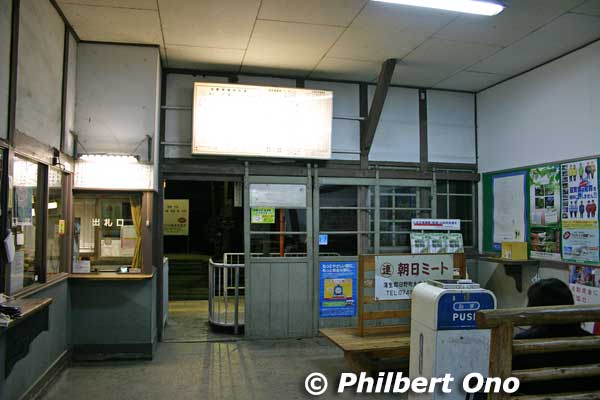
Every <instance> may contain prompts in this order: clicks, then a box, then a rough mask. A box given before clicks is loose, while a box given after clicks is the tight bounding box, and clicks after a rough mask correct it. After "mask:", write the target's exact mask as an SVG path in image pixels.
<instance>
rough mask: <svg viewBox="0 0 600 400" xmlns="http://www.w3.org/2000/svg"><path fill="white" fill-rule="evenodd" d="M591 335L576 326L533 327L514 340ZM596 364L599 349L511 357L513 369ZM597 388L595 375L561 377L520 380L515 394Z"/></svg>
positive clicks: (599, 388)
mask: <svg viewBox="0 0 600 400" xmlns="http://www.w3.org/2000/svg"><path fill="white" fill-rule="evenodd" d="M581 336H591V334H590V333H589V332H587V331H585V330H583V329H581V327H580V326H579V325H554V326H535V327H532V328H530V329H528V330H526V331H524V332H521V333H519V334H517V335H516V336H515V339H516V340H518V339H544V338H559V337H581ZM595 363H600V350H587V351H576V352H574V351H567V352H559V353H547V354H528V355H522V356H517V357H515V358H514V359H513V370H520V369H533V368H546V367H567V366H574V365H581V364H595ZM593 390H600V380H598V379H596V378H575V379H561V380H555V381H543V382H531V383H521V386H520V388H519V393H523V394H550V393H567V392H586V391H593Z"/></svg>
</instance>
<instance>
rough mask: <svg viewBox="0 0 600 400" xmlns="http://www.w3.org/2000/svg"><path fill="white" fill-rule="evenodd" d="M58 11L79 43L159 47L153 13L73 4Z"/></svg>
mask: <svg viewBox="0 0 600 400" xmlns="http://www.w3.org/2000/svg"><path fill="white" fill-rule="evenodd" d="M61 9H62V11H63V12H64V14H65V16H66V17H67V19H68V20H69V22H70V23H71V25H72V26H73V28H74V29H75V31H76V32H77V34H78V35H79V37H80V38H81V39H83V40H97V41H106V42H122V43H143V44H157V45H161V44H162V34H161V32H160V22H159V18H158V12H156V11H152V10H138V9H136V10H134V9H130V8H112V7H98V6H82V5H73V4H63V5H62V6H61ZM132 28H133V29H132Z"/></svg>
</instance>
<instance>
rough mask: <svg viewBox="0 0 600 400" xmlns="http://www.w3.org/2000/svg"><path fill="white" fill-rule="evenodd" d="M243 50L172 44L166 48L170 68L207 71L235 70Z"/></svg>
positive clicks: (240, 60)
mask: <svg viewBox="0 0 600 400" xmlns="http://www.w3.org/2000/svg"><path fill="white" fill-rule="evenodd" d="M243 57H244V50H237V49H217V48H212V47H190V46H173V45H170V46H169V47H168V48H167V60H168V63H169V67H170V68H190V69H201V70H208V71H213V70H214V71H237V70H239V68H240V64H241V63H242V58H243Z"/></svg>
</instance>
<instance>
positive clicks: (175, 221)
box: [163, 199, 190, 236]
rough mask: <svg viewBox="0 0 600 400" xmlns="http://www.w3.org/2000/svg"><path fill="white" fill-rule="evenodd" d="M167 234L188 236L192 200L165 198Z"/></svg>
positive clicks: (164, 219) (165, 227)
mask: <svg viewBox="0 0 600 400" xmlns="http://www.w3.org/2000/svg"><path fill="white" fill-rule="evenodd" d="M163 216H164V218H163V233H164V235H165V236H187V235H188V232H189V221H190V201H189V200H187V199H185V200H172V199H168V200H167V199H165V203H164V211H163Z"/></svg>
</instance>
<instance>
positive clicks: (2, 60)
mask: <svg viewBox="0 0 600 400" xmlns="http://www.w3.org/2000/svg"><path fill="white" fill-rule="evenodd" d="M11 13H12V0H0V138H3V139H6V137H7V130H8V89H9V83H10V40H11V32H12V29H11V20H12V19H11Z"/></svg>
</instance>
